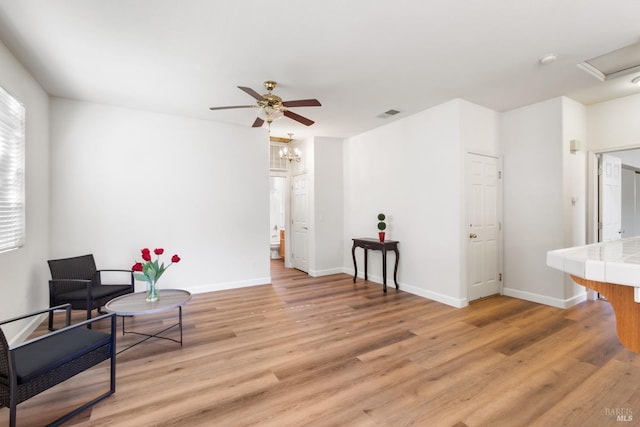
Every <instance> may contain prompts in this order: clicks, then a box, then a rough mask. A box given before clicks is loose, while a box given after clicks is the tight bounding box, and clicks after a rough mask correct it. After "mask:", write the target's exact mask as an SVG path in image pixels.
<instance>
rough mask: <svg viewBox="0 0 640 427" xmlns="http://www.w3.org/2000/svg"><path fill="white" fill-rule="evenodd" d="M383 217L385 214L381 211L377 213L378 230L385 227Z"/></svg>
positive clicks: (382, 229)
mask: <svg viewBox="0 0 640 427" xmlns="http://www.w3.org/2000/svg"><path fill="white" fill-rule="evenodd" d="M385 218H386V216H385V215H384V214H383V213H381V214H378V221H379V222H378V230H380V231H384V230H386V229H387V224H386V223H385V222H384V219H385Z"/></svg>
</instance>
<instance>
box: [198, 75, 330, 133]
mask: <svg viewBox="0 0 640 427" xmlns="http://www.w3.org/2000/svg"><path fill="white" fill-rule="evenodd" d="M264 87H265V88H267V91H268V93H265V94H264V95H260V94H259V93H258V92H256V91H255V90H253V89H251V88H250V87H244V86H238V89H240V90H242V91H244V92H246V93H248V94H249V95H251V96H252V97H254V98H255V99H256V100H257V101H258V102H257V105H234V106H230V107H209V109H210V110H227V109H231V108H257V109H258V117H257V118H256V120H255V121H254V122H253V125H251V127H254V128H258V127H260V126H262V125H263V124H264V122H267V124H268V125H269V126H271V122H273V121H274V120H277V119H279V118H280V117H282V116H285V117H288V118H290V119H293V120H295V121H297V122H299V123H302V124H303V125H305V126H311V125H312V124H314V123H315V122H314V121H313V120H311V119H308V118H306V117H303V116H301V115H300V114H296V113H294V112H293V111H290V110H289V108H291V107H320V106H321V104H320V101H318V100H317V99H298V100H295V101H283V100H282V98H280V97H279V96H276V95H273V94H272V93H271V91H272V90H274V89H275V88H276V82H274V81H273V80H267V81H266V82H264Z"/></svg>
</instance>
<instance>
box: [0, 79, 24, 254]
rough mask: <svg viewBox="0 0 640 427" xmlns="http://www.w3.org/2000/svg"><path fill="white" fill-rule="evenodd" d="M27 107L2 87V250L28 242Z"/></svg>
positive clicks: (0, 142) (0, 241) (0, 156)
mask: <svg viewBox="0 0 640 427" xmlns="http://www.w3.org/2000/svg"><path fill="white" fill-rule="evenodd" d="M24 120H25V109H24V105H22V103H20V102H19V101H18V100H17V99H15V98H14V97H13V96H11V94H10V93H9V92H7V91H6V90H4V89H3V88H2V87H0V252H6V251H9V250H12V249H17V248H19V247H22V246H24V241H25V207H24V201H25V192H24V164H25V135H24Z"/></svg>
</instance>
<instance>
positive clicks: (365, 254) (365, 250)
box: [364, 248, 369, 280]
mask: <svg viewBox="0 0 640 427" xmlns="http://www.w3.org/2000/svg"><path fill="white" fill-rule="evenodd" d="M368 258H369V250H368V249H367V248H364V280H368V278H367V270H368V268H367V264H368V263H369V260H368Z"/></svg>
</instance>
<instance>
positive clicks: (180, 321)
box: [178, 306, 182, 347]
mask: <svg viewBox="0 0 640 427" xmlns="http://www.w3.org/2000/svg"><path fill="white" fill-rule="evenodd" d="M178 310H179V313H178V323H179V324H180V347H182V306H178Z"/></svg>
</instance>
